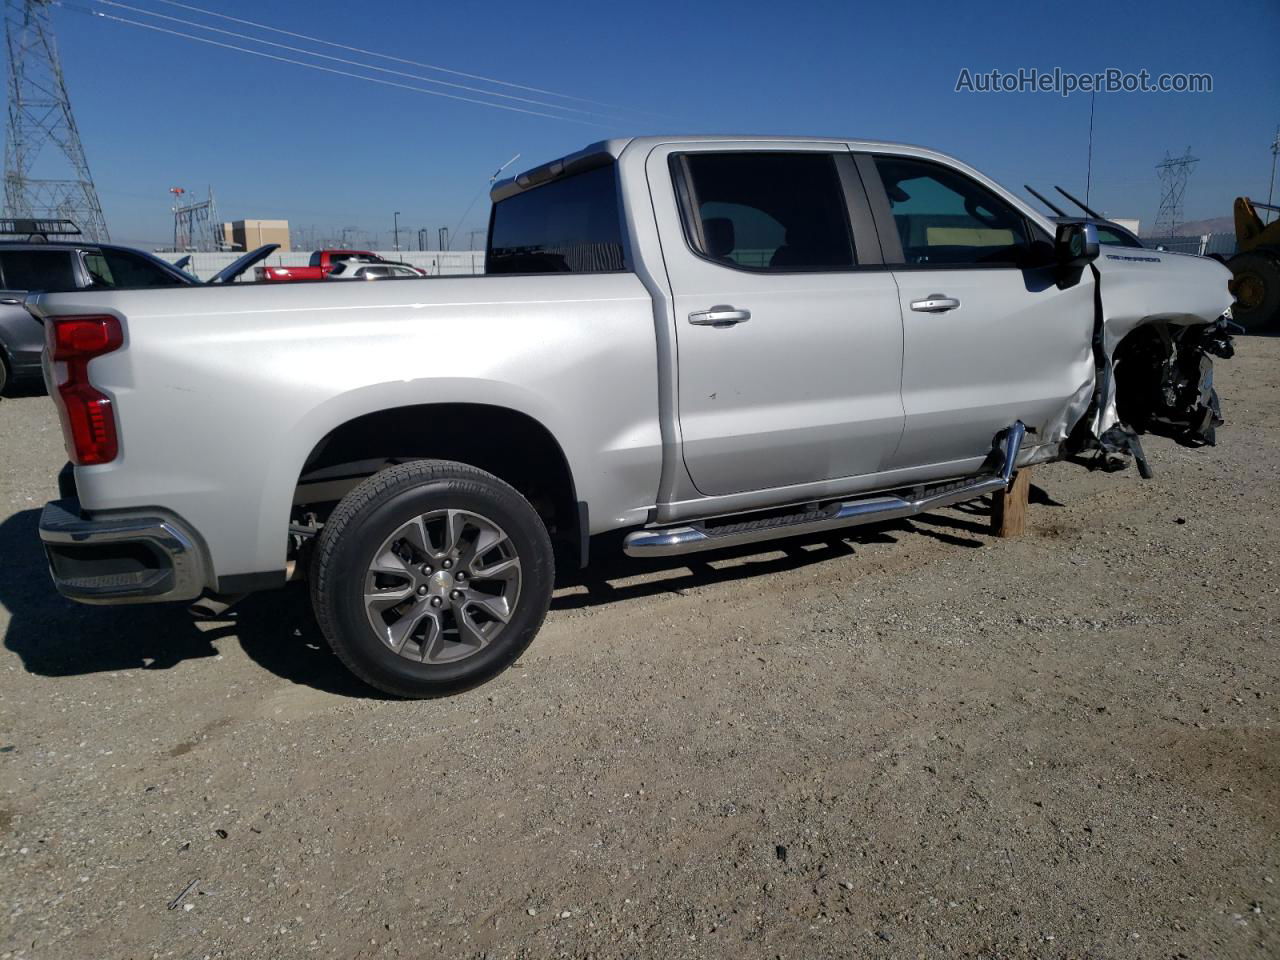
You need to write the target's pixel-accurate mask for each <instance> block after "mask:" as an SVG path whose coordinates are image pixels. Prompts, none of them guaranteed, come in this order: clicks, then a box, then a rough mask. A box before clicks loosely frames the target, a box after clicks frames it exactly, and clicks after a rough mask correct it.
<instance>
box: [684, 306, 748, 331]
mask: <svg viewBox="0 0 1280 960" xmlns="http://www.w3.org/2000/svg"><path fill="white" fill-rule="evenodd" d="M750 319H751V311H750V310H739V309H737V308H736V307H731V306H729V305H727V304H723V303H721V304H717V305H716V306H714V307H712V308H711V309H710V310H696V311H694V312H693V313H691V314H689V322H690V323H694V324H697V325H698V326H700V327H731V326H733V325H734V324H735V323H742V322H743V321H746V320H750Z"/></svg>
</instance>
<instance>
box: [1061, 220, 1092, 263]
mask: <svg viewBox="0 0 1280 960" xmlns="http://www.w3.org/2000/svg"><path fill="white" fill-rule="evenodd" d="M1053 252H1054V255H1055V256H1056V258H1057V261H1058V266H1060V267H1073V268H1083V267H1084V266H1085V265H1086V264H1088V263H1092V262H1093V261H1094V260H1097V259H1098V252H1099V251H1098V228H1097V227H1095V226H1094V225H1093V224H1092V223H1060V224H1058V234H1057V236H1056V237H1055V238H1054V241H1053Z"/></svg>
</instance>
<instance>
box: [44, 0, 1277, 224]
mask: <svg viewBox="0 0 1280 960" xmlns="http://www.w3.org/2000/svg"><path fill="white" fill-rule="evenodd" d="M121 2H124V0H121ZM190 2H192V3H193V4H194V5H196V6H199V7H203V8H206V9H210V10H216V11H219V12H222V13H225V14H229V15H233V16H238V17H242V18H245V19H249V20H254V21H257V22H260V23H265V24H269V25H272V26H277V27H282V28H285V29H290V30H294V31H297V32H300V33H305V34H309V35H311V36H316V37H321V38H324V39H330V40H335V41H339V42H342V43H346V44H349V45H352V46H358V47H364V48H367V49H370V50H374V51H379V52H385V53H388V54H392V55H395V56H399V57H404V58H407V59H412V60H418V61H424V62H429V63H433V64H438V65H441V66H446V67H450V68H452V69H455V70H461V71H465V72H469V73H474V74H482V75H485V76H489V77H494V78H497V79H501V80H506V81H509V82H513V83H519V84H525V85H528V86H534V87H540V88H544V89H547V90H554V91H559V92H564V93H568V94H572V95H574V96H577V97H584V98H589V99H592V100H598V101H602V102H604V103H607V104H610V105H612V106H611V107H600V108H598V109H600V110H601V111H602V112H604V113H607V114H610V117H608V118H604V119H602V118H595V117H584V119H593V120H598V121H599V123H600V124H601V125H600V126H588V125H583V124H577V123H570V122H564V121H560V120H554V119H547V118H544V117H536V116H527V115H523V114H520V113H514V112H508V111H504V110H497V109H492V108H489V107H485V106H479V105H474V104H470V103H461V102H456V101H452V100H448V99H443V98H439V97H435V96H428V95H424V94H421V93H415V92H412V91H409V90H402V89H397V88H392V87H387V86H380V85H377V84H373V83H369V82H367V81H363V80H358V79H353V78H348V77H343V76H335V75H330V74H324V73H319V72H315V71H313V70H308V69H306V68H303V67H299V66H293V65H289V64H284V63H278V62H273V61H269V60H265V59H261V58H259V57H255V56H250V55H247V54H244V53H240V52H236V51H232V50H227V49H220V48H216V47H212V46H206V45H203V44H199V43H195V42H192V41H190V40H185V39H181V38H178V37H174V36H168V35H163V34H158V33H154V32H152V31H148V30H143V29H140V28H137V27H134V26H129V25H124V24H120V23H114V22H109V21H106V20H103V19H101V18H94V17H90V16H87V15H85V14H84V13H82V12H77V10H76V9H73V8H74V7H78V8H80V9H84V8H89V7H92V8H94V9H99V10H103V11H105V12H110V13H113V14H115V15H119V16H124V17H129V18H133V19H139V20H141V19H147V18H145V17H143V16H141V15H139V14H137V13H136V12H134V11H130V10H126V9H122V8H120V7H114V8H113V7H104V6H99V5H98V4H97V3H96V2H95V0H75V2H74V3H72V2H71V0H68V3H69V4H70V6H69V7H63V8H61V9H58V10H56V11H55V13H54V22H55V28H56V31H57V35H58V41H59V46H60V49H61V52H62V57H63V66H64V70H65V74H66V80H67V84H68V87H69V89H70V92H71V97H72V103H73V106H74V109H75V112H76V118H77V121H78V123H79V126H80V132H81V136H82V138H83V140H84V143H85V147H86V150H87V152H88V157H89V163H90V166H91V168H92V170H93V173H94V177H95V179H96V181H97V184H98V188H99V192H100V196H101V199H102V202H103V207H104V209H105V211H106V215H107V222H108V225H109V227H110V229H111V232H112V235H113V239H116V240H118V241H123V242H128V243H136V244H139V245H146V246H154V245H157V244H160V243H163V242H165V241H166V240H167V239H168V238H169V237H171V235H172V217H171V215H170V214H169V205H170V197H169V194H168V189H169V187H171V186H183V187H185V188H187V189H188V190H190V191H192V192H196V193H200V192H203V190H204V189H205V186H206V185H209V184H211V185H212V186H213V188H214V190H215V192H216V195H217V200H218V206H219V213H220V214H221V215H222V218H223V219H239V218H242V217H248V218H254V217H259V218H285V219H288V220H289V221H290V222H291V224H292V225H293V226H294V227H295V228H298V227H306V226H311V225H315V226H317V227H319V228H322V229H323V228H337V227H344V226H353V227H357V228H359V229H361V230H364V231H368V232H369V233H376V234H380V235H381V240H382V244H383V245H389V244H390V239H391V227H392V213H393V211H396V210H399V211H400V213H401V216H400V225H401V229H402V230H404V231H410V232H412V231H416V229H417V228H418V227H423V226H425V227H429V228H430V229H431V231H432V233H433V235H434V232H435V230H436V228H438V227H439V226H442V225H448V226H449V227H450V228H451V229H452V228H453V227H454V226H455V225H456V224H457V223H458V221H459V219H460V218H461V217H462V215H463V211H464V209H465V208H466V206H467V204H468V202H469V201H470V200H471V199H472V198H473V197H475V196H476V194H477V192H479V191H481V190H482V189H483V188H484V187H485V185H486V182H487V180H488V177H489V175H490V174H491V173H492V172H493V171H494V169H495V168H496V167H498V166H499V165H500V164H502V163H503V162H505V161H506V160H507V159H508V158H509V157H511V155H512V154H514V153H517V152H519V153H521V154H522V158H521V160H520V161H519V163H518V164H517V167H519V168H524V167H527V166H532V165H534V164H536V163H539V162H541V161H543V160H546V159H550V158H553V157H555V156H558V155H561V154H563V153H566V152H569V151H571V150H574V149H576V148H578V147H580V146H582V145H583V144H585V143H588V142H590V141H593V140H598V139H602V138H604V137H608V136H625V135H629V134H636V133H669V132H691V133H735V132H737V133H781V134H838V135H843V136H850V137H866V138H884V139H891V140H902V141H907V142H914V143H921V144H926V145H929V146H933V147H936V148H938V149H941V150H943V151H945V152H948V153H951V154H953V155H955V156H958V157H960V158H961V159H963V160H966V161H967V162H969V163H972V164H973V165H974V166H976V167H978V168H979V169H982V170H983V171H984V172H986V173H988V174H990V175H991V176H993V177H995V178H996V179H997V180H999V181H1001V182H1002V183H1004V184H1005V185H1006V186H1009V187H1012V188H1015V189H1020V187H1021V184H1023V183H1026V182H1029V183H1031V184H1033V185H1036V186H1040V185H1043V187H1044V188H1045V189H1048V188H1049V187H1050V185H1051V184H1053V183H1061V184H1063V185H1064V186H1066V187H1067V188H1068V189H1071V190H1073V192H1075V191H1079V192H1080V193H1081V194H1083V192H1084V186H1085V158H1086V145H1087V136H1088V127H1089V97H1088V95H1087V94H1075V95H1073V96H1071V97H1070V98H1066V99H1064V98H1062V97H1060V96H1058V95H1056V94H1050V93H1013V94H962V93H956V92H954V87H955V83H956V78H957V76H958V74H959V72H960V70H961V69H962V68H966V67H967V68H969V69H970V70H972V71H975V72H978V71H989V70H991V69H1001V70H1017V69H1018V68H1019V67H1037V68H1040V69H1052V68H1053V67H1055V66H1057V67H1061V68H1062V69H1064V70H1070V71H1076V72H1088V71H1094V70H1101V69H1104V68H1107V67H1113V66H1114V67H1119V68H1121V69H1124V70H1132V71H1138V70H1140V69H1146V70H1149V71H1150V72H1151V73H1152V74H1159V73H1162V72H1175V71H1183V72H1207V73H1210V74H1212V75H1213V79H1214V90H1213V92H1212V93H1211V94H1136V93H1134V94H1124V93H1120V94H1100V95H1098V97H1097V108H1096V115H1095V121H1094V165H1093V189H1092V198H1093V200H1094V201H1095V202H1094V206H1096V207H1099V208H1101V209H1102V210H1103V211H1104V212H1105V213H1107V214H1108V215H1111V216H1118V217H1140V218H1141V219H1142V221H1143V224H1144V227H1145V226H1146V225H1147V224H1148V223H1150V222H1151V220H1152V219H1153V218H1154V215H1155V210H1156V206H1157V203H1158V199H1159V185H1158V181H1157V177H1156V171H1155V169H1154V166H1155V164H1156V163H1157V161H1159V160H1160V159H1161V158H1162V157H1163V155H1164V153H1165V151H1166V149H1168V150H1172V151H1173V152H1175V153H1180V152H1181V151H1182V150H1183V149H1185V148H1186V147H1188V146H1190V147H1191V149H1192V152H1193V153H1194V154H1195V155H1196V156H1198V157H1200V158H1201V161H1200V164H1199V166H1198V168H1197V169H1196V170H1195V172H1194V173H1193V175H1192V177H1191V181H1190V186H1189V188H1188V191H1187V195H1186V198H1185V216H1186V219H1201V218H1207V217H1214V216H1226V215H1229V214H1230V212H1231V200H1232V198H1233V197H1234V196H1236V195H1237V194H1239V193H1245V194H1251V195H1253V196H1254V197H1255V198H1261V199H1265V197H1266V193H1267V179H1268V174H1269V172H1270V162H1271V156H1270V153H1269V152H1268V144H1269V143H1270V141H1271V139H1272V138H1273V137H1274V135H1275V130H1276V125H1277V123H1280V57H1276V56H1274V49H1272V48H1273V47H1274V41H1275V39H1276V38H1277V37H1280V3H1278V2H1276V0H1243V2H1239V3H1234V4H1231V5H1229V6H1221V7H1220V6H1214V5H1212V4H1206V3H1204V2H1203V0H1195V2H1182V0H1173V2H1164V3H1159V4H1156V3H1135V4H1124V3H1117V2H1109V3H1096V4H1095V3H1081V4H1079V5H1077V6H1076V9H1075V10H1074V12H1072V11H1071V9H1070V8H1069V7H1064V6H1062V5H1056V4H1055V5H1049V4H1028V3H1020V4H1007V5H1004V4H997V3H991V4H982V5H976V4H964V3H955V2H950V3H937V4H931V3H924V2H914V3H910V4H905V3H904V4H886V3H880V2H878V3H874V4H863V3H855V2H851V0H850V2H844V3H803V2H788V3H778V2H776V0H775V2H769V3H751V2H735V3H733V4H719V3H696V2H695V3H665V2H650V3H645V4H633V3H602V2H600V0H595V2H591V3H580V2H575V0H562V2H559V3H554V4H546V3H530V2H528V0H525V2H522V3H518V4H517V3H512V4H507V3H488V4H485V5H483V6H481V5H478V4H468V3H457V2H454V3H436V2H426V0H383V2H380V3H378V4H373V5H357V6H353V5H352V4H351V3H350V2H348V0H269V2H268V0H254V2H250V0H190ZM128 3H129V5H130V6H133V7H136V8H146V9H149V10H154V11H156V12H159V13H164V14H167V15H170V16H178V17H182V18H184V19H189V20H197V21H200V22H204V23H209V24H211V25H215V26H219V27H221V28H224V29H230V30H235V31H238V32H245V33H248V32H253V31H250V29H249V28H247V27H244V26H240V25H236V24H234V23H230V22H226V21H218V20H213V19H209V18H207V17H204V16H202V15H200V14H196V13H192V12H190V11H189V10H183V9H179V8H176V7H173V6H169V5H165V4H163V3H162V2H160V0H128ZM153 22H157V23H164V22H163V21H153ZM164 25H165V26H168V27H169V28H172V29H179V30H185V31H187V32H197V31H193V30H190V28H187V27H183V26H181V25H179V24H175V23H173V22H167V23H164ZM206 35H207V36H210V37H211V38H214V39H220V40H222V41H224V42H230V43H242V41H239V40H236V39H234V38H230V37H226V36H222V37H217V36H216V35H213V34H206ZM262 36H265V37H268V38H270V39H273V40H275V41H277V42H284V43H290V44H292V45H296V46H311V45H309V44H305V43H303V42H301V41H297V40H290V39H289V38H286V37H281V36H272V35H270V34H262ZM259 49H263V50H265V51H268V52H274V53H277V54H279V55H283V56H293V54H289V53H287V52H285V51H280V50H278V49H276V50H271V49H270V48H259ZM316 49H320V50H322V51H323V52H327V53H329V54H331V55H336V56H344V57H348V58H351V59H357V58H359V59H366V60H368V59H370V58H368V57H359V55H356V54H351V53H344V52H343V51H339V50H334V49H326V48H323V47H319V48H316ZM320 62H323V61H320ZM372 62H374V63H377V64H379V65H381V66H384V67H387V68H391V69H401V70H404V71H406V72H412V73H419V74H422V75H424V76H436V77H438V78H439V79H444V80H452V81H453V82H460V83H472V81H467V80H462V79H459V78H457V77H449V76H447V75H444V74H431V73H429V72H427V71H424V70H422V69H420V68H416V67H409V66H405V65H402V64H395V63H391V62H387V61H376V60H374V61H372ZM329 65H330V66H332V67H335V68H337V69H352V68H349V67H346V66H344V65H341V64H335V63H332V62H330V63H329ZM375 75H376V74H375ZM382 76H383V77H384V78H386V79H391V80H403V78H398V77H394V76H388V75H385V74H384V75H382ZM405 82H409V83H413V82H414V81H405ZM418 85H420V86H425V84H418ZM440 89H446V88H440ZM497 89H502V90H504V91H505V92H507V93H510V94H512V95H518V96H526V97H530V98H533V99H548V98H546V97H544V96H543V95H541V94H535V93H530V92H528V91H522V90H516V89H513V88H497ZM452 92H455V93H460V94H461V95H464V96H470V95H471V94H468V93H466V92H465V91H457V90H454V91H452ZM507 102H509V103H511V105H513V106H524V107H529V108H530V109H535V110H536V109H540V108H538V107H533V106H530V105H528V104H521V103H518V102H516V101H507ZM559 102H561V103H564V104H566V105H570V106H576V107H579V108H584V107H585V108H590V109H596V108H593V107H590V105H586V104H582V103H578V102H574V101H559ZM578 116H580V115H578ZM487 212H488V203H487V197H485V196H481V198H480V200H479V201H478V202H477V203H476V205H475V207H474V208H473V209H472V211H471V213H470V214H469V215H468V216H467V217H466V219H465V222H464V223H463V230H462V232H463V233H464V234H465V233H466V231H467V230H468V229H469V228H482V227H483V226H484V224H485V221H486V218H487ZM402 240H403V237H402Z"/></svg>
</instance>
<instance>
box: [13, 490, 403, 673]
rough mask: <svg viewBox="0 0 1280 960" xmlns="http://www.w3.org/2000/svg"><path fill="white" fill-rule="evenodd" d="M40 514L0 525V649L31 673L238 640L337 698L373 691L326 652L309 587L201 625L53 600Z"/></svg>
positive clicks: (262, 659)
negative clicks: (3, 613)
mask: <svg viewBox="0 0 1280 960" xmlns="http://www.w3.org/2000/svg"><path fill="white" fill-rule="evenodd" d="M39 520H40V511H39V510H24V511H21V512H20V513H16V514H13V515H12V516H10V517H8V518H7V519H5V520H4V521H3V522H2V523H0V606H3V607H4V608H5V609H6V610H8V612H9V624H8V627H7V629H6V630H5V631H4V645H5V647H6V648H7V649H8V650H11V651H13V652H14V653H15V654H17V655H18V657H19V658H20V659H21V660H22V665H23V668H24V669H26V671H27V672H28V673H32V674H36V675H38V676H43V677H74V676H84V675H88V674H93V673H106V672H111V671H119V670H167V669H170V668H172V667H175V666H177V665H178V664H180V663H183V662H184V661H187V660H198V659H201V658H204V657H216V656H217V655H218V653H219V651H218V648H217V645H216V644H217V643H218V641H221V640H226V639H229V638H232V637H234V638H236V639H237V640H238V641H239V643H240V646H241V648H242V649H243V650H244V652H245V653H246V655H248V656H249V658H250V659H252V660H253V661H254V662H255V663H257V664H259V665H260V666H262V667H264V668H265V669H267V670H269V671H270V672H272V673H274V674H276V676H278V677H281V678H283V679H285V680H289V681H291V682H293V683H297V684H301V685H304V686H309V687H313V688H316V689H319V690H323V691H326V692H330V693H336V694H340V695H343V696H364V697H376V696H379V694H378V693H377V691H374V690H372V689H370V688H369V687H366V686H365V685H364V684H362V683H361V682H360V681H359V680H357V679H356V678H355V677H353V676H352V675H351V674H350V673H348V672H347V670H346V669H345V668H344V667H343V666H342V664H341V663H340V662H339V661H338V658H337V657H335V656H334V655H333V653H332V652H331V651H330V650H329V646H328V644H327V643H325V641H324V638H323V636H321V634H320V629H319V627H318V626H316V623H315V619H314V618H313V617H312V615H311V608H310V604H309V602H308V598H307V593H306V589H305V585H301V584H294V585H292V586H291V587H290V588H288V589H286V590H282V591H275V592H272V593H269V594H262V595H258V596H251V597H249V598H247V599H246V600H245V601H244V602H243V603H242V604H241V605H239V606H237V607H235V608H234V609H233V611H232V615H229V616H228V617H227V618H226V619H225V620H219V621H206V622H200V621H197V620H195V619H194V618H192V616H191V615H190V614H189V613H188V612H187V610H186V607H185V606H184V605H182V604H174V603H161V604H141V605H137V606H121V607H111V606H104V607H90V606H85V605H83V604H79V603H73V602H72V601H70V600H67V599H65V598H64V597H61V596H59V594H58V592H57V591H56V590H54V588H53V585H52V583H50V581H49V573H48V567H47V566H46V563H45V559H44V552H43V551H42V550H41V547H40V537H39V533H38V530H37V526H38V524H39Z"/></svg>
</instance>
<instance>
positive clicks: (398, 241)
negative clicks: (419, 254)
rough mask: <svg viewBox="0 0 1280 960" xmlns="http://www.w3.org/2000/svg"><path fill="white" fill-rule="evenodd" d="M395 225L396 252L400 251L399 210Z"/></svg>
mask: <svg viewBox="0 0 1280 960" xmlns="http://www.w3.org/2000/svg"><path fill="white" fill-rule="evenodd" d="M395 223H396V225H395V240H394V241H393V242H394V243H395V248H396V250H399V249H400V211H399V210H397V211H396V213H395Z"/></svg>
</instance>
